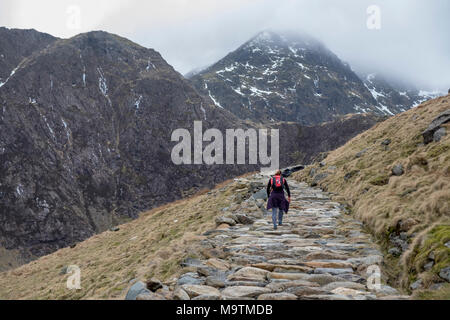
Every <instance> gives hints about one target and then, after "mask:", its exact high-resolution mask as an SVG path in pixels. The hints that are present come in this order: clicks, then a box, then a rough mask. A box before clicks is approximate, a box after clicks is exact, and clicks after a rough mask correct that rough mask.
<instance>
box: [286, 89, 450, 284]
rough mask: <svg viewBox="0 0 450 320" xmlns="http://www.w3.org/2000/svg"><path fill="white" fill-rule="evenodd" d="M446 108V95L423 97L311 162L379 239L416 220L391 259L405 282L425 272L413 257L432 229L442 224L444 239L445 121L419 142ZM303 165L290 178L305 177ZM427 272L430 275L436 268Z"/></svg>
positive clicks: (448, 166)
mask: <svg viewBox="0 0 450 320" xmlns="http://www.w3.org/2000/svg"><path fill="white" fill-rule="evenodd" d="M447 109H450V96H445V97H440V98H437V99H434V100H432V101H428V102H426V103H424V104H422V105H420V106H419V107H417V108H415V109H412V110H409V111H407V112H404V113H402V114H399V115H397V116H395V117H392V118H390V119H388V120H386V121H384V122H381V123H378V124H377V125H376V126H374V127H373V128H372V129H370V130H368V131H366V132H364V133H362V134H360V135H358V136H357V137H355V138H354V139H352V140H351V141H349V142H348V143H347V144H345V145H344V146H342V147H340V148H339V149H337V150H335V151H333V152H331V153H330V154H329V155H328V157H327V158H326V159H325V160H324V161H325V163H326V166H325V167H324V168H320V167H319V166H318V165H317V164H315V165H312V166H311V167H315V168H316V170H317V172H329V176H328V177H327V178H326V179H324V180H322V181H321V182H320V183H319V184H320V186H321V187H323V188H324V189H327V190H329V191H331V192H333V193H336V194H337V195H336V197H335V198H336V199H337V200H341V201H342V202H346V203H348V204H350V205H351V206H352V207H353V208H352V209H353V212H354V214H355V216H356V217H357V218H358V219H360V220H362V221H363V222H364V223H365V224H366V225H367V226H368V227H369V229H370V230H371V231H372V232H373V233H374V234H375V235H376V236H377V238H378V239H379V240H380V241H381V242H385V244H386V240H387V237H388V236H389V234H390V233H391V232H394V231H398V222H399V221H401V220H402V221H405V220H406V219H408V218H412V219H414V220H416V222H417V224H416V225H414V226H413V227H411V229H409V230H408V231H407V232H408V235H409V237H411V245H410V249H409V250H408V252H406V253H405V254H403V255H402V257H401V260H400V261H396V262H395V264H396V266H395V267H397V268H398V273H397V274H400V275H401V283H402V284H403V285H404V286H405V287H406V286H407V285H408V283H409V282H410V281H412V280H415V279H417V278H418V277H421V278H422V277H424V278H426V277H427V274H426V273H423V272H422V271H423V270H422V269H421V268H422V266H423V264H424V262H425V261H426V257H421V256H420V257H419V255H418V253H419V252H421V251H423V250H424V246H425V242H426V241H427V239H430V238H432V232H433V228H435V227H436V226H444V227H445V230H444V231H443V232H444V234H445V237H444V238H445V239H447V241H448V240H450V125H449V124H447V125H446V128H447V132H448V134H447V136H445V137H444V138H443V139H442V140H441V141H440V142H438V143H434V142H433V143H431V144H428V145H423V144H421V142H422V141H423V139H422V136H421V133H422V132H423V131H424V130H425V129H426V128H427V127H428V125H429V124H430V122H431V121H432V120H433V119H434V118H435V117H436V116H438V115H439V114H440V113H442V112H443V111H445V110H447ZM385 139H391V140H392V142H391V144H390V145H389V147H388V149H387V150H386V149H385V147H384V146H382V145H381V142H382V141H384V140H385ZM364 149H368V150H367V152H366V153H364V154H363V155H362V156H361V157H359V158H358V157H356V156H355V155H356V154H357V153H358V152H360V151H362V150H364ZM395 164H402V165H403V167H404V170H405V173H404V175H402V176H400V177H395V176H392V175H391V169H392V167H393V166H394V165H395ZM329 166H336V167H337V170H335V171H332V170H328V167H329ZM309 170H310V167H309V168H306V170H304V171H302V172H299V173H297V174H296V176H295V177H296V178H297V179H298V180H304V181H308V182H311V177H309V175H308V174H309ZM349 173H351V175H350V176H351V177H350V178H349V179H348V181H346V180H345V179H344V176H345V175H346V174H349ZM445 239H444V240H445ZM441 240H442V239H441ZM442 241H443V240H442ZM442 246H443V244H442ZM444 248H445V247H444ZM441 249H442V248H441ZM447 249H448V248H447ZM442 250H443V251H445V252H446V254H445V255H443V256H442V257H441V260H442V261H440V262H442V263H443V264H450V260H449V259H450V258H449V251H450V249H448V250H445V249H442ZM440 262H439V261H438V262H437V264H439V263H440ZM432 272H434V274H435V273H436V272H437V269H435V268H433V271H432Z"/></svg>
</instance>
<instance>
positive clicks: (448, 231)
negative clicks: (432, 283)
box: [414, 225, 450, 274]
mask: <svg viewBox="0 0 450 320" xmlns="http://www.w3.org/2000/svg"><path fill="white" fill-rule="evenodd" d="M448 241H450V225H442V226H438V227H435V228H433V229H432V230H431V231H430V232H429V234H428V235H427V238H426V240H425V242H424V244H423V246H422V247H421V248H419V249H418V250H417V252H418V253H417V255H416V256H415V258H414V265H415V266H417V267H419V268H420V269H422V268H423V266H424V265H425V264H426V263H427V261H428V256H429V254H430V253H431V252H433V253H434V256H435V264H434V266H433V268H432V269H431V272H432V273H435V274H439V272H440V271H441V270H442V269H443V268H445V267H448V266H450V248H448V247H446V246H445V243H447V242H448Z"/></svg>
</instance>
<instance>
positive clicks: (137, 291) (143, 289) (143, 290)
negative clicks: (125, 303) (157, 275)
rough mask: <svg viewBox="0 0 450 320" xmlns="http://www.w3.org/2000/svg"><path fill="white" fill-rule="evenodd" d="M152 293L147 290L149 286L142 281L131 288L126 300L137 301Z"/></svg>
mask: <svg viewBox="0 0 450 320" xmlns="http://www.w3.org/2000/svg"><path fill="white" fill-rule="evenodd" d="M151 293H152V292H151V291H150V290H148V289H147V286H146V284H145V283H143V282H142V281H138V282H136V283H135V284H133V285H132V286H131V288H130V289H129V290H128V292H127V295H126V297H125V300H136V298H137V297H138V296H139V295H143V294H151Z"/></svg>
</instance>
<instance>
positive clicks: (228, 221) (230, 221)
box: [216, 216, 236, 226]
mask: <svg viewBox="0 0 450 320" xmlns="http://www.w3.org/2000/svg"><path fill="white" fill-rule="evenodd" d="M222 224H227V225H229V226H235V225H236V221H234V220H233V219H232V218H228V217H224V216H222V217H217V218H216V225H217V226H220V225H222Z"/></svg>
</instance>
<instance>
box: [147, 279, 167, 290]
mask: <svg viewBox="0 0 450 320" xmlns="http://www.w3.org/2000/svg"><path fill="white" fill-rule="evenodd" d="M162 287H163V284H162V283H161V281H159V280H158V279H155V278H151V279H150V280H148V281H147V289H149V290H150V291H152V292H156V290H158V289H160V288H162Z"/></svg>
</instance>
